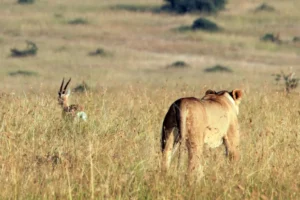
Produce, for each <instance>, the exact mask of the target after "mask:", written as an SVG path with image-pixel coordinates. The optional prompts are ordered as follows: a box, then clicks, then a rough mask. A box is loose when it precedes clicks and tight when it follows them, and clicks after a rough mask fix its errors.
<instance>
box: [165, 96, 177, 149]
mask: <svg viewBox="0 0 300 200" xmlns="http://www.w3.org/2000/svg"><path fill="white" fill-rule="evenodd" d="M180 104H181V100H177V101H175V102H174V103H173V104H172V105H171V106H170V108H169V110H168V112H167V114H166V116H165V119H164V122H163V125H162V130H161V151H162V152H163V151H164V150H165V148H166V143H167V141H169V140H173V141H172V143H173V145H172V146H173V147H174V146H175V145H176V144H177V143H178V142H179V141H180V139H181V114H180V113H181V111H180Z"/></svg>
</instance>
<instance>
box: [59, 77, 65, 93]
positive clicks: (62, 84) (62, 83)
mask: <svg viewBox="0 0 300 200" xmlns="http://www.w3.org/2000/svg"><path fill="white" fill-rule="evenodd" d="M64 81H65V78H63V80H62V82H61V86H60V89H59V91H58V93H61V92H62V88H63V86H64Z"/></svg>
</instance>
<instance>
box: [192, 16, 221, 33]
mask: <svg viewBox="0 0 300 200" xmlns="http://www.w3.org/2000/svg"><path fill="white" fill-rule="evenodd" d="M192 29H193V30H204V31H211V32H215V31H219V30H221V29H220V27H219V26H218V25H217V24H216V23H214V22H212V21H210V20H208V19H206V18H203V17H200V18H198V19H196V20H195V21H194V23H193V25H192Z"/></svg>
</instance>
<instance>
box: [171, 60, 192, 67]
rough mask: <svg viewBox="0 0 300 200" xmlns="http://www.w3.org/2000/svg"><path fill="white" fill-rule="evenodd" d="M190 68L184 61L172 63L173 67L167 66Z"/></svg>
mask: <svg viewBox="0 0 300 200" xmlns="http://www.w3.org/2000/svg"><path fill="white" fill-rule="evenodd" d="M187 67H190V66H189V65H188V64H187V63H186V62H184V61H176V62H174V63H172V64H171V65H169V66H167V68H187Z"/></svg>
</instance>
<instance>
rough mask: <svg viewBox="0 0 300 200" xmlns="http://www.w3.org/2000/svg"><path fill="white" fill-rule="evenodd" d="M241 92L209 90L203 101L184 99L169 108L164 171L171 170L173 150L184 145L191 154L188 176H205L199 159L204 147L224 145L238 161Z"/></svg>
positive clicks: (164, 135)
mask: <svg viewBox="0 0 300 200" xmlns="http://www.w3.org/2000/svg"><path fill="white" fill-rule="evenodd" d="M241 98H242V91H241V90H233V91H232V92H228V91H220V92H215V91H212V90H208V91H207V92H206V93H205V96H204V97H203V98H202V99H197V98H194V97H187V98H181V99H178V100H177V101H175V102H174V103H173V104H172V105H171V106H170V108H169V110H168V112H167V114H166V116H165V119H164V122H163V127H162V137H161V148H162V153H163V158H162V167H163V170H164V171H166V170H168V168H169V166H170V162H171V157H172V155H173V154H174V151H175V150H174V149H175V147H177V146H178V145H179V146H180V144H181V143H185V145H186V147H187V150H188V172H189V174H191V173H194V172H196V174H198V176H202V174H203V172H202V165H201V164H200V159H201V157H202V151H203V146H204V144H207V145H208V146H209V147H211V148H214V147H218V146H220V145H221V144H224V145H225V149H226V155H227V156H228V157H229V158H230V159H231V160H238V159H239V152H238V145H239V139H240V136H239V124H238V118H237V115H238V113H239V104H240V101H241Z"/></svg>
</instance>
